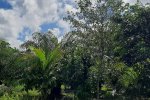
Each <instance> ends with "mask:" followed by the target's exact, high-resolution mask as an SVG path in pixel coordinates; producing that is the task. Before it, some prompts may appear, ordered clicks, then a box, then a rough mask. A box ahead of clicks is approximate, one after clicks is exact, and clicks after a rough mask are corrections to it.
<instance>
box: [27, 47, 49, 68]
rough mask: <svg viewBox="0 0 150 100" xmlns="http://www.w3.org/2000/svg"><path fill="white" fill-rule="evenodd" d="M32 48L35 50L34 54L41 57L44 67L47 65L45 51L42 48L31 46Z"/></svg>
mask: <svg viewBox="0 0 150 100" xmlns="http://www.w3.org/2000/svg"><path fill="white" fill-rule="evenodd" d="M30 49H31V50H32V51H33V52H34V54H35V55H36V56H37V57H38V58H39V59H40V61H41V62H42V63H43V67H45V66H46V65H47V60H46V57H45V52H44V51H43V50H41V49H38V48H34V47H30Z"/></svg>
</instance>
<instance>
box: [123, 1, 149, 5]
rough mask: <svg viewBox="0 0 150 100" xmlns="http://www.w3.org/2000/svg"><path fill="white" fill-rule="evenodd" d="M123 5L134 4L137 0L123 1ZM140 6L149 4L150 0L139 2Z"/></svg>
mask: <svg viewBox="0 0 150 100" xmlns="http://www.w3.org/2000/svg"><path fill="white" fill-rule="evenodd" d="M123 1H124V2H125V3H130V4H135V3H136V2H137V0H123ZM139 1H140V2H141V3H142V4H146V3H150V0H139Z"/></svg>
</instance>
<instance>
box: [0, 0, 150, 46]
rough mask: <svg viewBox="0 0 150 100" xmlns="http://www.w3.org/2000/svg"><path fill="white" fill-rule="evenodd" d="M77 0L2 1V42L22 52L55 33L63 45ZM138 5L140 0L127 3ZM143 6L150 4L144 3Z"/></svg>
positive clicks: (129, 0) (143, 0) (0, 14)
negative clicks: (41, 35) (38, 35)
mask: <svg viewBox="0 0 150 100" xmlns="http://www.w3.org/2000/svg"><path fill="white" fill-rule="evenodd" d="M74 1H75V0H0V39H5V40H6V41H7V42H9V43H10V45H11V46H12V47H16V48H19V45H20V44H22V43H23V42H24V41H27V40H30V39H31V38H32V33H33V32H37V31H41V32H47V31H52V32H53V34H54V35H55V36H56V37H57V38H58V40H59V41H61V39H62V38H63V36H64V34H65V33H67V32H69V31H70V27H69V23H67V22H65V21H63V17H65V16H66V15H65V14H66V12H67V11H76V9H75V8H74V5H75V2H74ZM124 2H129V3H131V4H134V3H135V2H136V0H124ZM141 2H142V3H144V4H145V3H146V2H150V0H141Z"/></svg>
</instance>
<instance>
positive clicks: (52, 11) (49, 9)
mask: <svg viewBox="0 0 150 100" xmlns="http://www.w3.org/2000/svg"><path fill="white" fill-rule="evenodd" d="M7 1H8V2H9V3H10V4H11V5H12V8H13V9H9V10H4V9H0V38H4V39H6V40H7V41H8V42H10V44H11V45H12V46H15V47H19V44H18V43H19V42H21V41H20V40H18V39H17V38H18V36H19V33H21V32H23V30H24V28H29V29H30V30H31V32H34V31H39V30H41V29H40V26H41V25H42V24H45V23H54V22H59V20H61V17H62V14H64V12H65V10H64V8H62V2H60V1H59V0H30V1H29V0H7ZM60 9H61V10H60ZM58 25H59V24H58ZM64 26H65V25H64ZM63 28H65V27H63ZM24 34H26V33H24ZM30 37H31V36H30V35H29V34H28V35H27V36H26V37H25V40H27V39H29V38H30Z"/></svg>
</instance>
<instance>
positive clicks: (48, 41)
mask: <svg viewBox="0 0 150 100" xmlns="http://www.w3.org/2000/svg"><path fill="white" fill-rule="evenodd" d="M77 8H78V10H77V12H69V13H68V16H67V17H66V18H64V19H65V20H66V21H68V22H69V23H70V25H71V31H70V32H69V33H67V34H66V35H65V36H64V38H63V39H62V41H61V42H60V43H59V42H58V40H57V38H56V37H55V36H54V35H53V34H52V33H51V32H47V33H41V32H35V33H33V36H32V37H33V39H32V40H29V41H26V42H25V43H23V44H22V45H21V46H20V47H21V50H18V49H16V48H12V47H10V45H9V43H7V42H6V41H5V40H0V100H1V99H2V100H20V99H21V100H28V99H29V100H30V99H33V100H37V99H40V100H61V99H67V100H68V99H69V100H74V99H75V100H88V99H89V100H91V99H97V100H99V99H116V100H122V99H129V100H132V99H137V100H138V99H147V98H150V85H149V82H150V68H149V67H150V5H148V4H147V5H142V4H141V3H140V2H139V1H138V2H137V3H136V4H135V5H130V4H125V3H123V2H122V1H121V0H115V1H114V0H97V1H95V2H92V0H79V1H78V2H77Z"/></svg>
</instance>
